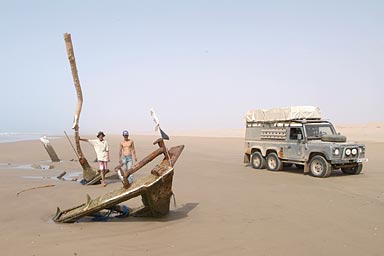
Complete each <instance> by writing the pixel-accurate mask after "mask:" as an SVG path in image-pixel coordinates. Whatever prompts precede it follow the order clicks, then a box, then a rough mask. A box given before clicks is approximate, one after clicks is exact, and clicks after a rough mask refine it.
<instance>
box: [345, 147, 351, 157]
mask: <svg viewBox="0 0 384 256" xmlns="http://www.w3.org/2000/svg"><path fill="white" fill-rule="evenodd" d="M345 155H346V156H350V155H351V149H350V148H347V149H346V150H345Z"/></svg>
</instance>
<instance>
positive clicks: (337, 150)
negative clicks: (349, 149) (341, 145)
mask: <svg viewBox="0 0 384 256" xmlns="http://www.w3.org/2000/svg"><path fill="white" fill-rule="evenodd" d="M333 154H334V155H335V156H338V155H339V154H340V149H338V148H334V149H333Z"/></svg>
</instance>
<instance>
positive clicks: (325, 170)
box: [309, 155, 332, 178]
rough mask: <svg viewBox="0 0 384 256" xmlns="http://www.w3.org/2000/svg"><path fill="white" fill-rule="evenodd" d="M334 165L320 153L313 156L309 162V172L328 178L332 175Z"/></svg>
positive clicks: (315, 175)
mask: <svg viewBox="0 0 384 256" xmlns="http://www.w3.org/2000/svg"><path fill="white" fill-rule="evenodd" d="M331 172H332V166H331V164H330V163H328V161H327V160H326V159H325V158H324V157H323V156H320V155H317V156H314V157H312V159H311V161H310V162H309V173H310V174H311V175H312V176H314V177H321V178H326V177H328V176H329V175H331Z"/></svg>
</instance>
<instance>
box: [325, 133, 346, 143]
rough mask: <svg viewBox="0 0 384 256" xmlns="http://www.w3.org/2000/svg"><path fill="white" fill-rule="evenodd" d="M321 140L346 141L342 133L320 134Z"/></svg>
mask: <svg viewBox="0 0 384 256" xmlns="http://www.w3.org/2000/svg"><path fill="white" fill-rule="evenodd" d="M321 140H322V141H328V142H346V141H347V137H345V136H344V135H338V134H327V135H323V136H321Z"/></svg>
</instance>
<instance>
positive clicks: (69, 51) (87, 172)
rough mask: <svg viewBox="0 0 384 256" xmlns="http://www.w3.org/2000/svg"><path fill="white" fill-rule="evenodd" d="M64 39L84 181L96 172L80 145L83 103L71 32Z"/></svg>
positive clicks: (74, 124)
mask: <svg viewBox="0 0 384 256" xmlns="http://www.w3.org/2000/svg"><path fill="white" fill-rule="evenodd" d="M64 41H65V46H66V48H67V55H68V60H69V64H70V65H71V71H72V77H73V82H74V84H75V88H76V93H77V106H76V111H75V117H74V122H73V126H72V129H74V131H75V142H76V150H77V154H78V156H79V162H80V165H81V167H82V168H83V178H84V179H85V180H86V181H90V180H92V179H93V178H94V177H95V176H96V175H97V172H96V171H94V170H93V169H92V167H91V166H90V165H89V163H88V161H87V159H86V158H85V156H84V154H83V151H82V150H81V147H80V135H79V120H80V113H81V108H82V105H83V93H82V91H81V86H80V80H79V75H78V72H77V67H76V60H75V54H74V51H73V45H72V39H71V34H69V33H65V34H64Z"/></svg>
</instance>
